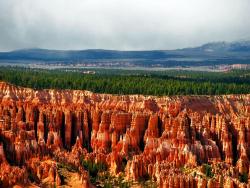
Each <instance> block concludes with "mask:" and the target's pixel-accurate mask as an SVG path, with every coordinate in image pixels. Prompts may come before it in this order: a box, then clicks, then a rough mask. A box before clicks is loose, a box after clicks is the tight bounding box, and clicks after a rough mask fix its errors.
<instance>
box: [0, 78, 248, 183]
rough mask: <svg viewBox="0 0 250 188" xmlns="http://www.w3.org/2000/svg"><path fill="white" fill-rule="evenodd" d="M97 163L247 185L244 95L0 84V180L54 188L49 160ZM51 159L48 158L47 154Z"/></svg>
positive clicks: (165, 177)
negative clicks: (97, 91) (120, 93)
mask: <svg viewBox="0 0 250 188" xmlns="http://www.w3.org/2000/svg"><path fill="white" fill-rule="evenodd" d="M81 157H84V158H86V159H90V160H93V161H95V162H98V161H101V162H103V163H105V164H107V166H108V168H109V169H108V170H109V171H110V172H111V173H113V174H114V175H115V174H118V173H119V172H123V171H124V173H125V177H126V179H128V180H134V181H136V180H139V179H140V178H144V177H150V178H152V180H154V181H155V182H157V186H158V187H166V188H167V187H180V188H181V187H190V188H191V187H194V188H195V187H211V188H212V187H230V188H231V187H246V188H247V187H250V162H249V160H250V95H225V96H176V97H153V96H141V95H127V96H118V95H109V94H94V93H91V92H88V91H79V90H60V91H59V90H39V91H38V90H32V89H28V88H23V87H17V86H13V85H10V84H7V83H4V82H0V168H1V169H0V183H1V184H0V185H1V186H3V187H7V186H13V185H16V184H21V185H25V184H27V183H28V182H29V178H28V174H29V173H30V172H32V173H33V174H36V177H37V178H38V179H40V180H43V179H46V181H48V182H52V183H54V185H56V186H59V185H60V184H61V183H62V181H61V179H60V176H59V175H58V171H57V162H63V163H67V164H71V165H73V166H75V167H76V168H78V169H79V180H80V181H81V182H82V187H89V186H91V185H90V182H89V177H88V176H89V175H88V172H87V171H86V170H84V169H82V168H81V165H80V158H81ZM52 159H53V160H52Z"/></svg>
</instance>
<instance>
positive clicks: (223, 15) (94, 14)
mask: <svg viewBox="0 0 250 188" xmlns="http://www.w3.org/2000/svg"><path fill="white" fill-rule="evenodd" d="M249 12H250V1H249V0H35V1H34V0H22V1H20V0H0V50H12V49H17V48H31V47H40V48H53V49H87V48H105V49H121V50H142V49H173V48H181V47H186V46H195V45H199V44H202V43H205V42H209V41H222V40H226V41H234V40H239V39H246V38H247V39H249V38H250V22H249Z"/></svg>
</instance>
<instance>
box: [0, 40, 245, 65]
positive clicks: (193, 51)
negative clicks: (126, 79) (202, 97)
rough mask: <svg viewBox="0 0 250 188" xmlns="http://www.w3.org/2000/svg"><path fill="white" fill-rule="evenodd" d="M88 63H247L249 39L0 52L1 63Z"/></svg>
mask: <svg viewBox="0 0 250 188" xmlns="http://www.w3.org/2000/svg"><path fill="white" fill-rule="evenodd" d="M19 61H22V62H24V61H28V62H32V61H33V62H37V61H39V62H45V63H58V62H60V63H65V64H68V63H73V64H74V63H87V64H91V63H92V64H100V63H101V65H103V66H105V65H106V64H107V65H110V63H111V64H112V63H113V64H116V65H117V66H128V65H132V66H163V67H164V66H190V65H211V64H233V63H242V64H250V41H240V42H231V43H229V42H212V43H207V44H204V45H202V46H199V47H194V48H184V49H176V50H151V51H116V50H102V49H93V50H48V49H39V48H34V49H21V50H15V51H11V52H0V63H1V62H19Z"/></svg>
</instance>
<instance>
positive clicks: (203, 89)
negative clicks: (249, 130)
mask: <svg viewBox="0 0 250 188" xmlns="http://www.w3.org/2000/svg"><path fill="white" fill-rule="evenodd" d="M132 72H133V71H132ZM249 75H250V72H249V71H238V72H237V71H234V72H231V73H205V72H202V73H201V72H190V71H189V72H180V71H179V72H178V71H176V72H174V71H171V72H169V73H167V72H166V73H164V74H163V73H159V74H157V72H154V73H151V72H147V73H145V72H139V73H138V74H131V75H130V74H125V75H123V74H95V75H85V74H82V73H81V72H71V71H70V72H67V71H63V70H60V71H59V70H57V71H55V70H38V69H24V68H10V67H0V80H2V81H7V82H10V83H12V84H15V85H19V86H24V87H31V88H34V89H48V88H54V89H81V90H89V91H93V92H97V93H112V94H144V95H157V96H159V95H218V94H246V93H250V77H249Z"/></svg>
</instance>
